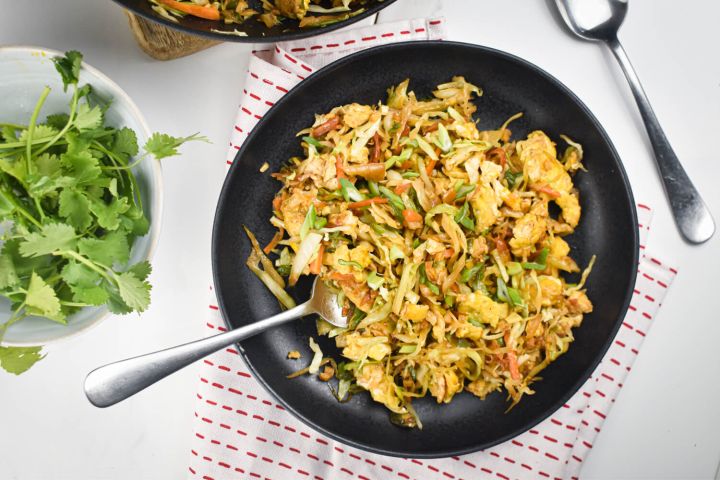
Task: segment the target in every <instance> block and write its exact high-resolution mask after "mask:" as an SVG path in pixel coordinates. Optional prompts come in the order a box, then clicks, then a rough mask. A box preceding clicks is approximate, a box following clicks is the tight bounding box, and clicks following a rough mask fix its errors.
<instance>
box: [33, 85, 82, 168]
mask: <svg viewBox="0 0 720 480" xmlns="http://www.w3.org/2000/svg"><path fill="white" fill-rule="evenodd" d="M73 89H74V90H73V98H72V102H71V103H70V115H68V121H67V123H66V124H65V126H64V127H63V129H62V130H60V131H59V132H58V134H57V135H55V136H54V137H53V138H52V139H51V140H50V141H49V142H47V143H46V144H45V146H43V147H42V148H40V149H39V150H38V151H37V152H35V155H40V154H41V153H43V152H44V151H45V150H47V149H48V148H50V147H52V146H53V145H55V142H57V141H58V140H60V139H61V138H62V137H63V136H64V135H65V133H67V131H68V130H70V127H71V126H72V124H73V121H74V120H75V111H76V110H77V105H78V86H77V83H76V84H74V85H73Z"/></svg>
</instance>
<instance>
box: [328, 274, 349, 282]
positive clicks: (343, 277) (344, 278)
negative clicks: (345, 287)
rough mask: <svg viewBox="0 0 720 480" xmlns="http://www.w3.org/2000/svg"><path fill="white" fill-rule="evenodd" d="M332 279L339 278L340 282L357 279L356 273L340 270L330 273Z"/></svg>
mask: <svg viewBox="0 0 720 480" xmlns="http://www.w3.org/2000/svg"><path fill="white" fill-rule="evenodd" d="M328 277H330V279H331V280H337V281H338V282H351V281H355V275H353V274H352V273H340V272H332V273H331V274H330V275H328Z"/></svg>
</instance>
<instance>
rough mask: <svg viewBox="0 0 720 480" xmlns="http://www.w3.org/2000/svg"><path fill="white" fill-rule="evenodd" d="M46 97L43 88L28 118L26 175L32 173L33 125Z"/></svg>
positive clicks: (47, 90) (48, 92)
mask: <svg viewBox="0 0 720 480" xmlns="http://www.w3.org/2000/svg"><path fill="white" fill-rule="evenodd" d="M48 95H50V87H45V88H44V89H43V91H42V92H41V93H40V98H39V99H38V101H37V103H36V104H35V110H33V113H32V116H31V117H30V123H29V124H28V130H27V140H26V141H25V171H26V172H27V173H32V168H30V167H31V166H32V163H31V162H30V158H31V157H32V137H33V134H34V133H35V123H36V122H37V118H38V116H39V115H40V109H41V108H42V106H43V104H44V103H45V99H46V98H47V96H48ZM36 203H37V202H36Z"/></svg>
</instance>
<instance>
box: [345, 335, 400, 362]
mask: <svg viewBox="0 0 720 480" xmlns="http://www.w3.org/2000/svg"><path fill="white" fill-rule="evenodd" d="M389 354H390V344H389V340H388V337H384V336H383V337H376V336H372V337H367V336H363V335H361V334H360V333H358V332H352V333H348V334H346V335H345V348H343V356H345V357H347V358H349V359H350V360H353V361H356V362H360V361H363V360H366V359H367V358H371V359H373V360H378V361H379V360H382V359H383V358H385V356H386V355H389Z"/></svg>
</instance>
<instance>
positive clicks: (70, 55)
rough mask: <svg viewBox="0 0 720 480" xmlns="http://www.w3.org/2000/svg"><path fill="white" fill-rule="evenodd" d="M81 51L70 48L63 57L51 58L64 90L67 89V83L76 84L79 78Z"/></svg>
mask: <svg viewBox="0 0 720 480" xmlns="http://www.w3.org/2000/svg"><path fill="white" fill-rule="evenodd" d="M82 58H83V56H82V53H80V52H78V51H75V50H71V51H69V52H66V53H65V56H63V57H55V58H53V63H54V64H55V69H56V70H57V71H58V72H59V73H60V76H61V77H62V81H63V86H64V90H65V91H67V87H68V85H76V84H77V83H78V80H79V78H80V66H81V65H82Z"/></svg>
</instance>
